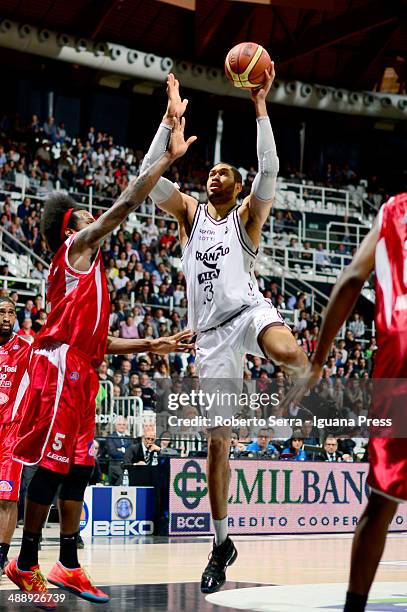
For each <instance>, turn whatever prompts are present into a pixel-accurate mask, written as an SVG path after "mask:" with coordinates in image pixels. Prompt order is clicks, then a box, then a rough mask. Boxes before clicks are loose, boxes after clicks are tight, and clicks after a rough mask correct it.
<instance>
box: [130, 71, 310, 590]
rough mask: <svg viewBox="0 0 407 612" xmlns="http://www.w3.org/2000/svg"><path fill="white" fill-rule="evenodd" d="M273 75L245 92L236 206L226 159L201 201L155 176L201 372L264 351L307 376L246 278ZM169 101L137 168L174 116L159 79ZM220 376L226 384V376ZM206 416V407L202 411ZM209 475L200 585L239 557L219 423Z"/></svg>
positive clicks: (269, 183)
mask: <svg viewBox="0 0 407 612" xmlns="http://www.w3.org/2000/svg"><path fill="white" fill-rule="evenodd" d="M274 75H275V73H274V65H273V67H272V71H271V74H268V73H266V75H265V76H266V81H265V83H264V85H263V86H262V88H261V89H258V90H256V91H252V94H251V96H252V100H253V103H254V107H255V111H256V117H257V155H258V173H257V175H256V177H255V179H254V181H253V186H252V190H251V193H250V195H249V196H248V197H246V198H245V199H244V200H243V202H242V203H241V204H239V203H238V197H239V194H240V192H241V191H242V187H243V186H242V177H241V175H240V173H239V172H238V170H236V169H235V168H234V167H233V166H231V165H230V164H228V163H223V162H221V163H218V164H216V165H215V166H214V167H213V168H212V169H211V171H210V172H209V177H208V181H207V192H208V202H207V203H206V204H199V203H198V202H197V200H196V199H195V198H193V197H191V196H189V195H186V194H183V193H180V192H179V191H178V189H176V187H175V186H174V185H173V183H171V182H170V181H169V180H167V179H165V178H161V179H160V180H159V182H158V183H157V185H156V186H155V187H154V189H153V191H152V192H151V194H150V196H151V197H152V199H153V200H154V201H155V202H156V203H157V205H158V206H159V207H160V208H161V209H163V210H164V211H166V212H167V213H170V214H171V215H173V216H174V217H175V218H176V219H177V221H178V224H179V232H180V239H181V244H182V247H183V257H182V260H183V269H184V273H185V276H186V280H187V296H188V325H189V327H190V329H192V330H194V331H195V332H196V333H197V341H196V345H197V369H198V374H199V377H200V379H201V382H204V380H205V379H210V380H214V379H228V380H229V381H237V380H242V379H243V369H244V357H245V354H246V353H249V354H251V355H259V356H261V357H264V356H266V357H267V358H269V359H272V360H273V362H274V363H275V364H277V365H279V366H281V368H282V369H283V370H284V371H285V372H286V373H287V374H288V375H290V376H291V377H294V378H301V376H302V375H304V374H305V371H306V368H307V364H308V360H307V357H306V355H305V353H304V352H303V350H302V349H301V348H299V346H298V345H297V343H296V341H295V339H294V336H293V335H292V333H291V331H290V329H289V328H288V326H286V324H285V323H284V321H283V319H282V317H281V316H280V314H279V313H278V311H277V310H276V308H274V306H273V305H272V304H271V302H270V301H269V300H266V299H265V298H264V297H263V295H262V294H261V293H260V290H259V288H258V284H257V280H256V278H255V276H254V266H255V261H256V255H257V251H258V248H259V244H260V240H261V232H262V228H263V225H264V223H265V222H266V221H267V219H268V218H269V215H270V212H271V207H272V203H273V198H274V195H275V186H276V178H277V174H278V167H279V162H278V157H277V152H276V145H275V142H274V136H273V131H272V128H271V124H270V119H269V117H268V114H267V107H266V97H267V94H268V92H269V90H270V87H271V85H272V83H273V80H274ZM167 93H168V106H167V111H166V114H165V115H164V118H163V121H162V123H161V125H160V127H159V129H158V132H157V134H156V136H155V138H154V140H153V142H152V145H151V147H150V150H149V151H148V153H147V155H146V157H145V159H144V161H143V165H142V171H143V170H145V169H146V167H148V165H149V164H151V163H153V162H154V161H155V160H156V159H157V158H158V157H160V156H161V155H162V154H163V151H164V150H165V148H166V145H167V142H168V139H169V135H170V130H171V125H172V120H173V117H174V115H177V116H182V115H183V113H184V112H185V108H186V105H187V100H181V98H180V95H179V83H178V81H177V80H176V79H175V78H174V76H173V75H172V74H170V75H169V76H168V80H167ZM225 384H227V382H225ZM208 416H209V417H211V418H212V419H213V417H214V414H209V415H208ZM208 438H209V440H208V462H207V483H208V490H209V498H210V504H211V511H212V519H213V524H214V531H215V541H214V545H213V550H212V553H211V556H210V560H209V563H208V565H207V567H206V568H205V570H204V572H203V575H202V581H201V590H202V592H203V593H213V592H214V591H217V590H218V589H219V588H220V587H221V586H222V585H223V583H224V582H225V580H226V576H225V570H226V568H227V566H228V565H231V564H232V563H233V562H234V560H235V559H236V556H237V551H236V549H235V547H234V545H233V542H232V541H231V539H230V538H229V537H228V517H227V499H228V486H229V478H230V469H229V446H230V438H231V428H230V427H225V426H223V427H217V428H213V429H211V430H210V431H209V436H208Z"/></svg>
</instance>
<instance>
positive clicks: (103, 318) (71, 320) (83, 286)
mask: <svg viewBox="0 0 407 612" xmlns="http://www.w3.org/2000/svg"><path fill="white" fill-rule="evenodd" d="M74 237H75V236H74V235H73V236H70V237H69V238H68V239H67V240H66V241H65V242H64V244H63V245H62V246H61V247H60V248H59V249H58V251H57V253H56V254H55V256H54V258H53V260H52V264H51V267H50V271H49V276H48V288H47V311H48V319H47V323H46V324H45V325H44V327H43V328H42V330H41V332H40V333H39V335H38V337H37V339H36V342H35V344H36V346H38V344H41V345H43V344H44V343H45V342H46V341H48V340H50V339H52V340H57V341H58V342H63V343H66V344H69V346H71V347H74V348H76V349H77V350H78V351H80V352H81V353H82V354H83V355H85V356H86V357H87V359H88V360H89V361H90V362H91V363H92V365H93V366H94V367H97V366H98V365H99V364H100V362H101V361H102V360H103V357H104V354H105V352H106V344H107V334H108V330H109V312H110V298H109V291H108V288H107V282H106V276H105V272H104V266H103V260H102V255H101V252H100V250H98V252H97V254H96V256H95V259H94V261H93V263H92V266H91V267H90V269H89V270H88V271H87V272H80V271H78V270H75V269H73V268H72V266H71V265H70V263H69V260H68V252H69V248H70V246H71V244H72V242H73V240H74Z"/></svg>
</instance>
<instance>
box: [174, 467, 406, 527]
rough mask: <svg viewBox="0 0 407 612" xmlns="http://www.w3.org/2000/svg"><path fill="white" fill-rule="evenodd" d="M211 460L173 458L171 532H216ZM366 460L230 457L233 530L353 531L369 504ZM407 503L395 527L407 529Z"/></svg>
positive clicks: (230, 506)
mask: <svg viewBox="0 0 407 612" xmlns="http://www.w3.org/2000/svg"><path fill="white" fill-rule="evenodd" d="M205 469H206V460H204V459H173V460H171V476H170V501H169V509H170V526H169V533H170V535H176V534H188V533H191V534H208V533H210V532H211V524H210V508H209V496H208V487H207V483H206V475H205ZM368 469H369V466H368V464H367V463H333V462H332V463H330V462H326V463H324V462H321V463H317V462H307V461H301V462H299V461H298V462H295V461H290V462H289V461H284V462H282V461H266V460H254V459H252V460H246V461H244V460H234V461H231V481H230V486H229V494H230V497H229V510H228V516H229V531H230V533H232V534H233V533H235V534H255V535H259V534H305V533H334V532H335V533H340V532H342V533H346V532H353V531H354V529H355V526H356V525H357V521H358V519H359V516H360V515H361V513H362V511H363V508H364V506H365V505H366V501H367V495H368V486H367V484H366V478H367V474H368ZM406 506H407V504H400V506H399V508H398V510H397V512H396V515H395V517H394V520H393V522H392V524H391V527H390V529H391V530H392V531H404V530H407V507H406Z"/></svg>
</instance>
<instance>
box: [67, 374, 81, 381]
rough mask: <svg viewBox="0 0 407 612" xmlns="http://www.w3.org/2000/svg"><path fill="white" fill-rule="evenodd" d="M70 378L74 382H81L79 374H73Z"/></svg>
mask: <svg viewBox="0 0 407 612" xmlns="http://www.w3.org/2000/svg"><path fill="white" fill-rule="evenodd" d="M69 378H70V379H71V380H73V381H77V380H79V372H71V373H70V375H69Z"/></svg>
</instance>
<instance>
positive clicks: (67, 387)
mask: <svg viewBox="0 0 407 612" xmlns="http://www.w3.org/2000/svg"><path fill="white" fill-rule="evenodd" d="M28 373H29V378H30V382H29V385H28V388H27V390H26V392H25V394H24V396H23V400H22V402H23V405H22V407H21V413H22V419H21V424H20V428H19V431H18V441H17V443H16V445H15V447H14V452H13V457H14V459H15V460H17V461H19V462H22V463H24V464H27V465H41V466H42V467H44V468H47V469H49V470H52V471H53V472H59V473H61V474H66V473H67V472H68V471H69V468H70V466H71V464H77V465H94V457H93V456H92V450H91V449H92V443H93V439H94V433H95V399H96V395H97V392H98V389H99V379H98V376H97V374H96V372H95V370H94V368H93V367H92V366H91V364H90V363H89V362H88V361H87V360H86V359H85V358H84V356H83V355H82V354H80V353H79V352H78V351H77V350H76V349H74V348H71V347H69V346H68V345H67V344H60V343H54V344H52V345H46V346H43V347H40V348H37V349H34V351H33V355H32V358H31V362H30V365H29V368H28Z"/></svg>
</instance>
